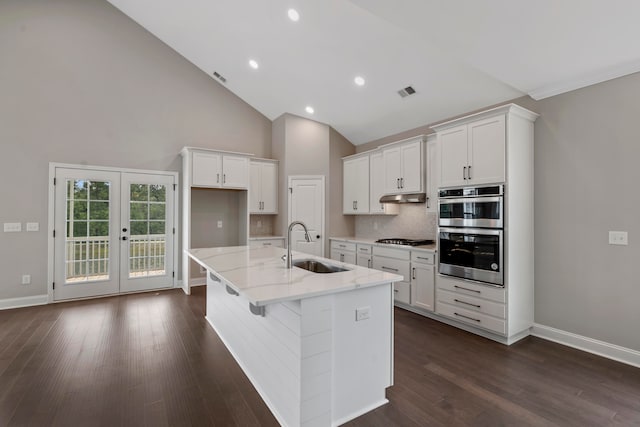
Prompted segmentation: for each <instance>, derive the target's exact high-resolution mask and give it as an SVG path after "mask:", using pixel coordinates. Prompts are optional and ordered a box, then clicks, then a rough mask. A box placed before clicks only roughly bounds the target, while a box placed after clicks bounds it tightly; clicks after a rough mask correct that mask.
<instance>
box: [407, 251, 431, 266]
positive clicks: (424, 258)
mask: <svg viewBox="0 0 640 427" xmlns="http://www.w3.org/2000/svg"><path fill="white" fill-rule="evenodd" d="M435 259H436V254H434V253H430V252H423V251H411V262H421V263H423V264H435Z"/></svg>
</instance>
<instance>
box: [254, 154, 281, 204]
mask: <svg viewBox="0 0 640 427" xmlns="http://www.w3.org/2000/svg"><path fill="white" fill-rule="evenodd" d="M249 213H252V214H277V213H278V163H277V162H275V161H267V160H251V166H250V183H249Z"/></svg>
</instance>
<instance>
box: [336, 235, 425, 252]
mask: <svg viewBox="0 0 640 427" xmlns="http://www.w3.org/2000/svg"><path fill="white" fill-rule="evenodd" d="M329 240H339V241H341V242H349V243H362V244H365V245H374V246H380V247H385V248H398V249H404V250H406V251H415V250H418V251H425V252H437V246H438V245H437V244H435V243H433V244H431V245H422V246H407V245H391V244H389V243H376V240H377V239H367V238H364V237H329Z"/></svg>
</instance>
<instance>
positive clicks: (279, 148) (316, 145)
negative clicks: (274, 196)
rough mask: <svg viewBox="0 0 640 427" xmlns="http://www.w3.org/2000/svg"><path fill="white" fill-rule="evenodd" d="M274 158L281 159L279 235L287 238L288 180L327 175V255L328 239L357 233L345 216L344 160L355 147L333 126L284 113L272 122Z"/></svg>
mask: <svg viewBox="0 0 640 427" xmlns="http://www.w3.org/2000/svg"><path fill="white" fill-rule="evenodd" d="M272 141H273V147H272V154H273V158H275V159H278V160H280V184H279V189H278V191H279V192H280V194H281V195H282V197H281V198H280V215H279V216H278V220H277V223H276V225H275V226H274V228H275V233H276V234H281V235H286V231H287V221H288V214H287V208H288V205H287V204H288V199H287V197H288V194H287V185H288V177H289V176H291V175H323V176H325V186H326V188H325V228H326V229H325V232H326V233H325V236H324V238H325V255H327V254H328V253H329V243H328V238H329V236H335V235H337V233H338V234H340V235H344V234H345V233H347V234H349V235H353V234H354V232H355V228H354V222H353V219H352V218H349V217H345V216H343V215H342V157H343V156H348V155H350V154H353V153H354V152H355V147H354V146H353V145H352V144H351V143H350V142H349V141H348V140H347V139H346V138H344V137H343V136H342V135H340V134H339V133H338V132H336V131H335V130H334V129H332V128H331V127H330V126H328V125H326V124H324V123H319V122H316V121H313V120H309V119H306V118H304V117H299V116H295V115H293V114H283V115H282V116H280V117H278V118H277V119H276V120H274V122H273V133H272Z"/></svg>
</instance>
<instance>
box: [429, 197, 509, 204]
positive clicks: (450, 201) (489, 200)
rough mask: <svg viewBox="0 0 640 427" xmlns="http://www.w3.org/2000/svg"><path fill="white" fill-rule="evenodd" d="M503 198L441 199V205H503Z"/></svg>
mask: <svg viewBox="0 0 640 427" xmlns="http://www.w3.org/2000/svg"><path fill="white" fill-rule="evenodd" d="M503 200H504V199H503V197H502V196H471V197H457V198H455V199H448V198H442V197H441V198H440V204H441V205H454V204H460V203H464V204H470V203H502V201H503Z"/></svg>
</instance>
